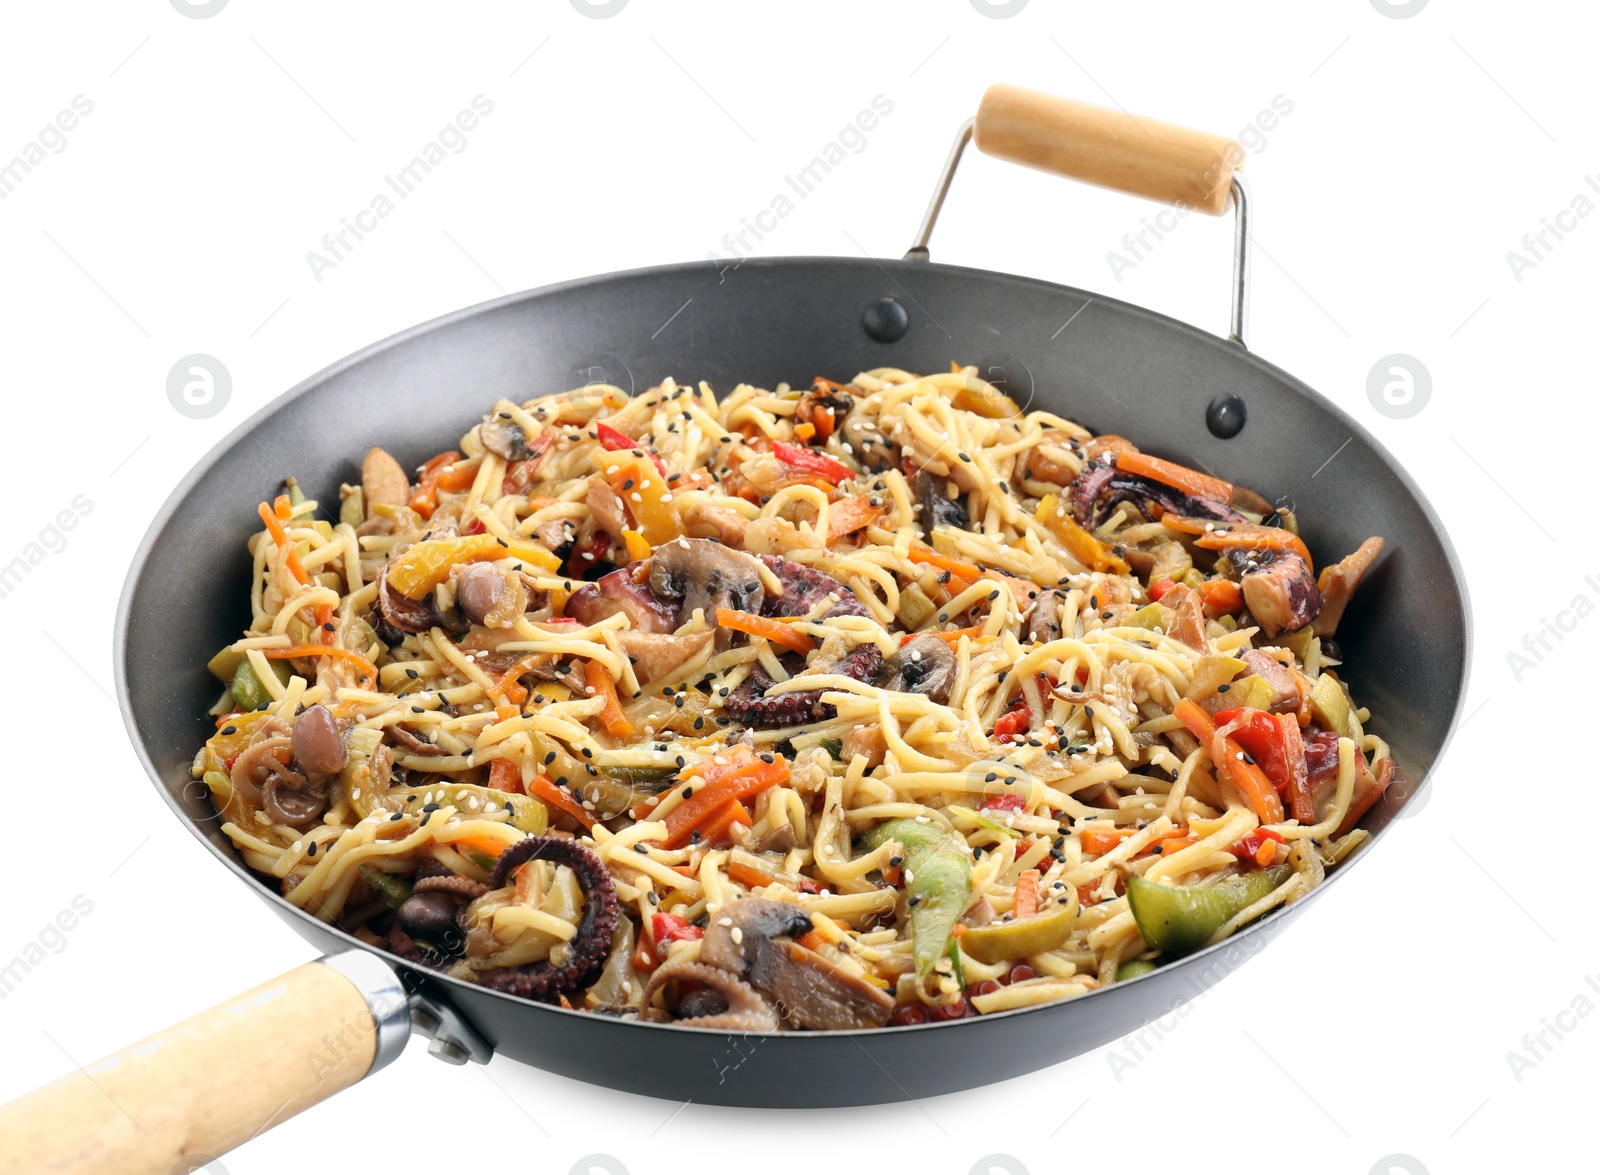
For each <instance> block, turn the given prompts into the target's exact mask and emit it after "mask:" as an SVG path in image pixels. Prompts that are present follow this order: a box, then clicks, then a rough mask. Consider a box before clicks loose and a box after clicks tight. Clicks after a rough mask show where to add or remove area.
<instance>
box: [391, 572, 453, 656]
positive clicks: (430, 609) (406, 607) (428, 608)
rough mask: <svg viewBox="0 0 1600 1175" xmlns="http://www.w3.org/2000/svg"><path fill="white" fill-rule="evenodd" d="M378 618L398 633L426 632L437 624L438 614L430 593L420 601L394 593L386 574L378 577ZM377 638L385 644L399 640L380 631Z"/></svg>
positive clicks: (398, 641)
mask: <svg viewBox="0 0 1600 1175" xmlns="http://www.w3.org/2000/svg"><path fill="white" fill-rule="evenodd" d="M378 618H379V620H380V621H381V622H382V623H383V624H386V625H388V626H389V628H390V629H391V630H397V631H398V632H427V631H428V630H429V629H430V628H433V627H434V626H435V625H437V624H438V623H439V613H438V611H437V610H436V609H435V608H434V606H433V596H432V594H431V593H430V594H429V595H428V596H426V597H424V598H423V599H421V600H413V599H411V598H410V597H408V596H406V595H403V594H402V593H400V592H397V591H395V590H394V589H392V588H391V587H390V586H389V576H388V574H387V573H385V574H383V575H381V576H379V577H378ZM378 636H379V637H380V638H381V639H382V640H383V642H384V643H385V644H389V645H394V644H399V643H400V638H399V637H398V636H394V637H393V639H391V636H390V635H385V634H384V633H383V632H382V631H381V630H380V631H379V633H378Z"/></svg>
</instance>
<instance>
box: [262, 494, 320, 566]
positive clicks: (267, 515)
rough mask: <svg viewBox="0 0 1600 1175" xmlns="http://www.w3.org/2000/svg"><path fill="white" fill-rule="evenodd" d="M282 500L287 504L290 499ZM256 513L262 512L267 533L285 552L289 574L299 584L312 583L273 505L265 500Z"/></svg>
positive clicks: (284, 559) (279, 548)
mask: <svg viewBox="0 0 1600 1175" xmlns="http://www.w3.org/2000/svg"><path fill="white" fill-rule="evenodd" d="M281 500H282V501H283V502H284V503H285V504H287V503H288V501H289V499H288V498H282V499H281ZM256 513H258V514H260V515H261V521H262V522H264V523H266V524H267V533H268V534H270V535H271V536H272V542H273V545H274V546H276V547H277V548H278V550H279V551H281V552H282V553H283V562H284V566H286V567H288V569H289V574H290V575H292V576H294V578H295V582H296V583H299V584H308V583H310V582H311V577H310V576H309V575H307V574H306V569H305V568H304V567H303V566H301V564H300V556H299V555H298V554H297V553H296V552H295V549H294V547H293V546H291V545H290V543H289V535H288V532H286V531H285V530H284V529H283V523H282V522H281V521H279V519H278V516H277V515H276V514H274V513H273V512H272V507H270V506H268V505H267V504H266V503H265V502H263V503H261V505H260V506H259V507H258V508H257V510H256Z"/></svg>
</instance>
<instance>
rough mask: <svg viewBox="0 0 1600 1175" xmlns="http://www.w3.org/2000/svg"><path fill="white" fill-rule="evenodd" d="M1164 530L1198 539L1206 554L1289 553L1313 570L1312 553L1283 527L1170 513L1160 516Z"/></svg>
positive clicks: (1198, 543)
mask: <svg viewBox="0 0 1600 1175" xmlns="http://www.w3.org/2000/svg"><path fill="white" fill-rule="evenodd" d="M1161 523H1162V525H1163V526H1167V527H1170V528H1171V529H1173V530H1176V531H1180V532H1182V533H1183V534H1192V535H1195V536H1197V537H1196V538H1195V540H1194V545H1195V546H1197V547H1203V548H1205V549H1206V550H1207V551H1230V550H1236V549H1238V548H1240V547H1244V548H1250V549H1264V550H1269V551H1289V552H1291V553H1293V554H1296V555H1299V556H1300V558H1302V559H1304V560H1305V564H1306V566H1307V567H1308V568H1309V567H1310V566H1311V551H1310V550H1309V549H1308V548H1307V547H1306V545H1305V543H1304V542H1302V541H1301V539H1300V536H1299V535H1297V534H1295V533H1294V532H1293V531H1290V530H1284V529H1283V528H1282V527H1281V526H1257V525H1256V524H1255V523H1253V522H1213V521H1211V520H1210V519H1208V518H1185V517H1182V516H1181V515H1175V514H1173V513H1171V512H1170V511H1169V512H1167V513H1166V514H1163V515H1162V516H1161Z"/></svg>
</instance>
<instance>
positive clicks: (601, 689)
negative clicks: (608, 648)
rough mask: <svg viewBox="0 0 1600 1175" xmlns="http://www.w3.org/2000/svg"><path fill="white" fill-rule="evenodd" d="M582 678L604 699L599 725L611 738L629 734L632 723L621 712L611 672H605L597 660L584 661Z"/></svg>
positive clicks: (620, 702) (619, 700)
mask: <svg viewBox="0 0 1600 1175" xmlns="http://www.w3.org/2000/svg"><path fill="white" fill-rule="evenodd" d="M583 680H584V684H586V685H587V686H588V687H589V688H590V690H592V691H593V693H594V695H595V696H596V697H599V698H604V699H605V702H606V704H605V706H604V707H603V708H602V709H601V711H600V725H601V726H603V727H605V728H606V733H607V734H609V735H610V736H611V737H612V738H627V737H628V736H629V735H631V734H632V733H633V723H631V722H629V721H628V716H627V715H626V714H624V713H623V712H622V700H621V699H620V698H618V697H617V683H616V682H614V681H612V680H611V674H609V673H607V672H606V668H605V666H604V665H602V664H600V662H598V661H586V662H584V665H583Z"/></svg>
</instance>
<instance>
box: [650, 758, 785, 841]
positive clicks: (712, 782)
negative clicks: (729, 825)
mask: <svg viewBox="0 0 1600 1175" xmlns="http://www.w3.org/2000/svg"><path fill="white" fill-rule="evenodd" d="M717 758H720V759H723V760H725V761H724V762H723V763H720V764H719V763H717V762H716V759H717ZM690 774H691V775H699V776H700V777H701V778H702V779H704V780H705V783H704V784H702V786H701V787H699V788H698V789H697V790H696V791H695V793H694V794H693V795H692V796H690V797H689V798H688V799H686V800H684V801H683V802H682V803H681V804H679V805H678V806H677V807H676V808H674V809H672V811H670V812H668V813H667V815H666V825H667V839H666V842H665V843H666V847H667V848H669V849H681V848H682V847H683V846H684V845H686V844H688V843H689V838H690V836H691V835H692V834H693V833H694V831H695V829H697V828H700V826H701V825H702V824H704V823H705V822H706V821H707V820H708V819H709V818H710V817H712V816H713V815H714V814H715V813H717V812H719V811H721V809H722V808H723V807H724V806H725V805H726V804H727V802H728V801H729V800H738V801H740V802H741V803H742V802H744V801H745V800H750V799H754V798H755V797H756V796H758V795H760V794H761V793H762V792H764V791H766V790H767V788H769V787H772V786H773V785H774V784H778V783H782V782H783V781H784V780H786V779H788V778H789V764H788V763H787V762H786V761H785V760H784V758H783V756H781V755H774V756H773V757H772V762H770V763H768V762H767V761H766V760H764V759H758V758H757V757H756V756H755V753H754V752H753V751H751V750H750V748H749V747H745V746H740V747H736V748H734V749H733V750H731V751H728V752H726V753H724V754H722V755H718V756H716V758H714V759H708V760H706V761H705V762H702V763H697V764H695V765H694V767H692V768H691V769H690ZM701 835H702V836H704V832H703V831H702V834H701Z"/></svg>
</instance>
